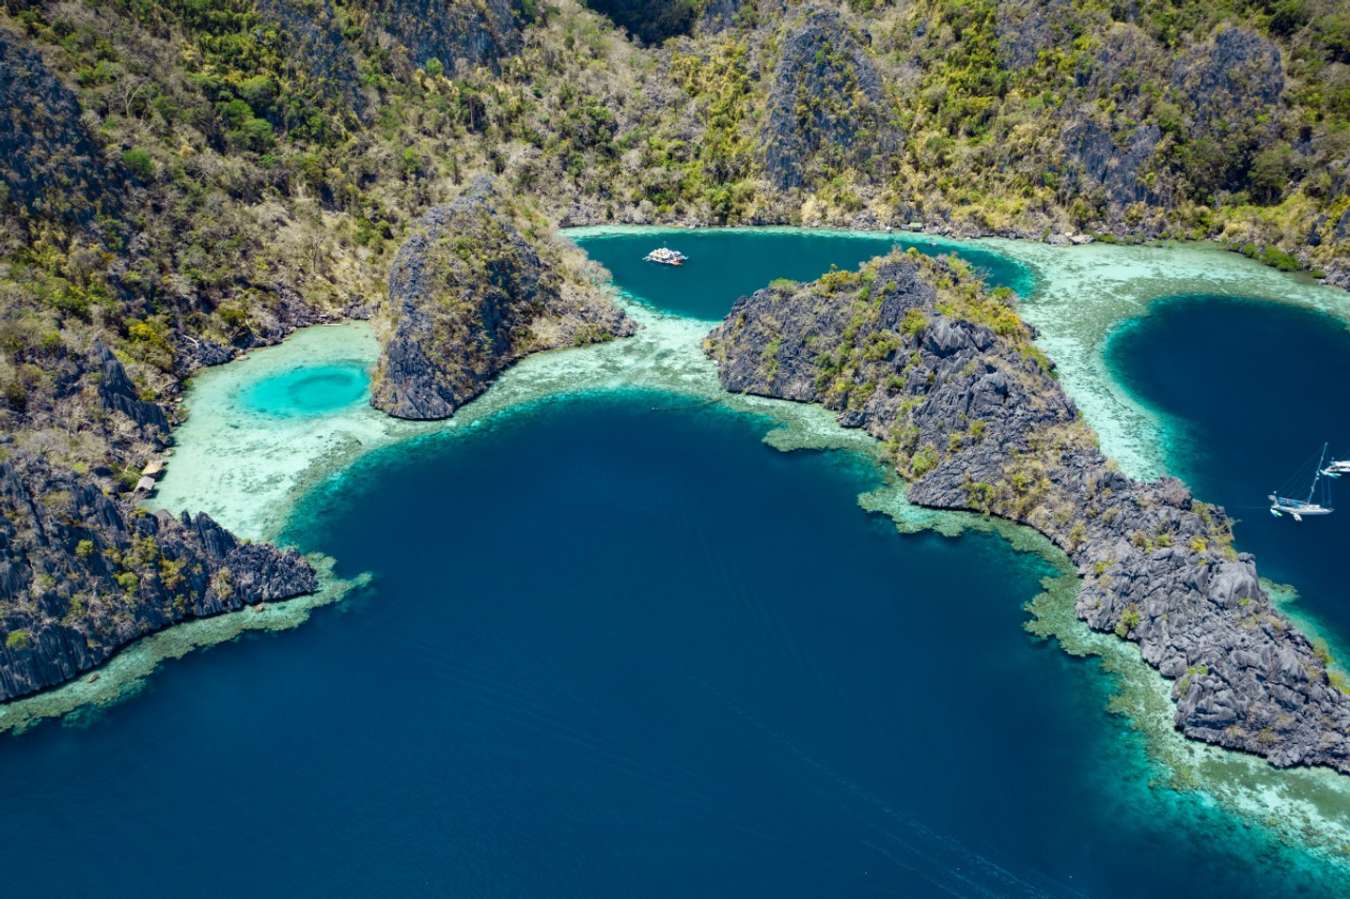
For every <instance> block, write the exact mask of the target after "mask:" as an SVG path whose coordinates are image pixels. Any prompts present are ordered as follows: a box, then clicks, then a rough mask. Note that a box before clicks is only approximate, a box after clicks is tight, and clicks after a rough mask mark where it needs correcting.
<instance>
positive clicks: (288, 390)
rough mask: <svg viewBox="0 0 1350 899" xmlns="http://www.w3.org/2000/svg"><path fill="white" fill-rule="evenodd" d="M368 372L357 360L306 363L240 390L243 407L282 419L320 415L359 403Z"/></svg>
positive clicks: (366, 391)
mask: <svg viewBox="0 0 1350 899" xmlns="http://www.w3.org/2000/svg"><path fill="white" fill-rule="evenodd" d="M369 391H370V372H369V371H368V370H367V369H366V367H365V365H363V364H362V363H359V362H333V363H324V364H320V365H309V366H302V367H298V368H294V369H291V370H290V371H285V372H281V373H280V374H276V375H272V376H270V377H267V378H264V379H262V380H261V381H258V382H257V383H256V384H253V385H252V386H250V387H249V388H248V389H247V390H245V391H244V392H243V395H242V397H241V402H242V404H243V405H244V407H245V408H247V409H248V410H250V411H252V412H257V413H260V414H263V415H269V416H277V417H283V418H293V417H303V416H309V415H322V414H324V413H328V412H333V411H336V410H338V409H343V408H346V407H347V406H351V405H354V404H356V403H359V402H361V401H362V400H364V399H365V398H366V396H367V395H368V394H369Z"/></svg>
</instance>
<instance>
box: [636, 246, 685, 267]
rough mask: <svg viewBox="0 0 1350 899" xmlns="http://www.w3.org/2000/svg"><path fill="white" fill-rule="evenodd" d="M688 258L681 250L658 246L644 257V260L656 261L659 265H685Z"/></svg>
mask: <svg viewBox="0 0 1350 899" xmlns="http://www.w3.org/2000/svg"><path fill="white" fill-rule="evenodd" d="M688 259H689V257H688V256H686V255H684V254H683V253H681V252H680V251H679V250H672V249H671V248H670V247H657V248H656V249H655V250H652V251H651V252H650V253H648V254H647V255H646V256H643V257H642V261H643V262H655V263H657V264H658V265H674V266H677V267H678V266H681V265H684V264H685V262H686V261H688Z"/></svg>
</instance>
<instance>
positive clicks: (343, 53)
mask: <svg viewBox="0 0 1350 899" xmlns="http://www.w3.org/2000/svg"><path fill="white" fill-rule="evenodd" d="M258 9H259V10H261V11H262V13H263V14H264V15H266V16H267V17H268V18H269V19H271V20H272V21H273V22H276V23H277V24H278V25H280V26H281V27H282V28H283V29H285V31H286V35H287V37H288V38H289V41H288V43H289V45H290V47H291V48H292V51H293V52H294V53H295V54H296V55H297V56H299V57H300V58H301V59H302V60H303V61H304V68H305V70H306V71H308V72H310V73H312V74H313V75H314V77H315V79H316V81H317V83H318V84H320V85H322V86H323V87H324V89H325V91H326V92H327V93H328V94H329V95H330V99H341V100H342V101H344V102H345V103H346V104H347V105H348V106H350V107H351V110H352V112H354V113H355V114H356V116H357V118H359V119H361V120H363V121H364V120H365V119H366V118H367V115H368V113H369V103H368V102H367V101H366V95H365V93H364V92H363V91H362V89H361V73H360V72H358V71H357V68H356V59H355V58H354V57H353V55H352V51H351V47H350V46H349V45H348V42H347V40H346V38H345V37H344V36H343V34H342V23H341V22H340V21H339V19H338V16H337V11H336V10H335V9H334V8H333V3H332V0H259V2H258Z"/></svg>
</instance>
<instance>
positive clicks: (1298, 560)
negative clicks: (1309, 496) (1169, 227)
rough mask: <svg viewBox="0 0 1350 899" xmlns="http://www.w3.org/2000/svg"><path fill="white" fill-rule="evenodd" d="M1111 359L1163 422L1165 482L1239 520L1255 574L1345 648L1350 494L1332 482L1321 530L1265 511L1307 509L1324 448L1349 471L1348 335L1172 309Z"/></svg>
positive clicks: (1210, 300) (1180, 300)
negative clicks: (1290, 500)
mask: <svg viewBox="0 0 1350 899" xmlns="http://www.w3.org/2000/svg"><path fill="white" fill-rule="evenodd" d="M1105 352H1106V360H1107V364H1108V366H1109V367H1110V370H1111V371H1112V373H1113V374H1114V376H1115V377H1116V378H1117V379H1118V381H1119V382H1120V383H1121V384H1122V386H1124V387H1125V388H1126V389H1127V390H1128V391H1129V392H1130V393H1131V394H1132V395H1133V396H1134V397H1136V398H1137V399H1138V400H1139V401H1141V402H1142V403H1144V404H1145V405H1146V406H1147V407H1149V408H1151V409H1153V410H1155V411H1156V412H1157V413H1158V414H1159V415H1160V416H1161V417H1162V422H1163V425H1164V429H1165V433H1166V437H1167V439H1166V442H1165V451H1166V454H1167V457H1168V458H1167V462H1168V467H1169V469H1170V470H1171V471H1173V472H1174V473H1175V474H1177V475H1178V476H1179V477H1181V478H1183V479H1184V480H1185V481H1186V482H1187V483H1188V484H1190V485H1191V487H1192V489H1193V491H1194V492H1195V493H1196V495H1198V496H1199V497H1201V498H1202V499H1206V500H1209V501H1211V502H1217V503H1219V504H1221V505H1223V506H1225V507H1226V508H1227V509H1228V510H1229V512H1230V513H1231V514H1232V515H1234V516H1235V517H1236V518H1238V519H1239V523H1238V526H1237V529H1236V531H1237V538H1238V547H1239V548H1240V549H1243V550H1246V551H1249V552H1253V553H1255V554H1256V558H1257V564H1258V568H1259V570H1260V572H1261V573H1262V574H1263V575H1264V576H1266V577H1268V578H1271V579H1273V580H1275V581H1279V582H1283V583H1287V584H1291V585H1293V586H1294V587H1295V588H1297V590H1298V591H1299V594H1300V599H1299V602H1298V604H1297V606H1296V608H1297V609H1298V610H1300V611H1306V612H1308V613H1311V614H1312V615H1313V617H1314V618H1315V619H1316V621H1317V622H1318V623H1319V624H1320V625H1322V626H1324V627H1325V629H1326V631H1327V635H1328V636H1329V637H1331V638H1332V639H1333V641H1334V642H1336V643H1338V644H1340V645H1341V646H1347V645H1350V589H1347V584H1346V567H1345V563H1346V555H1345V552H1346V548H1347V547H1350V480H1347V479H1345V478H1341V479H1340V480H1339V481H1333V482H1331V486H1332V491H1333V504H1334V505H1338V506H1340V508H1339V510H1338V511H1337V512H1336V513H1335V514H1333V515H1331V516H1328V517H1325V518H1309V519H1306V520H1305V521H1304V522H1303V523H1301V524H1299V523H1296V522H1294V521H1293V520H1292V519H1290V518H1280V519H1277V518H1273V517H1272V516H1271V515H1270V514H1269V512H1268V506H1269V503H1268V502H1266V496H1267V494H1269V493H1271V492H1274V491H1278V492H1280V493H1281V494H1284V495H1293V496H1303V495H1306V493H1307V491H1308V488H1309V487H1310V485H1311V482H1312V476H1313V467H1314V463H1315V462H1316V455H1317V453H1318V452H1319V451H1320V450H1321V448H1322V444H1323V442H1329V443H1330V444H1331V448H1332V451H1333V452H1335V453H1339V456H1340V457H1341V458H1346V457H1350V391H1347V389H1346V385H1348V384H1350V330H1347V329H1346V325H1345V323H1344V322H1342V321H1340V320H1338V319H1335V318H1332V317H1331V316H1329V315H1325V314H1322V313H1318V312H1313V311H1309V310H1306V309H1299V308H1295V307H1292V306H1284V305H1281V304H1278V303H1271V302H1262V301H1258V300H1244V299H1234V298H1231V297H1217V296H1205V295H1190V296H1180V297H1172V298H1167V299H1164V300H1160V301H1158V302H1157V303H1155V304H1154V305H1153V306H1152V307H1150V312H1149V314H1148V315H1146V316H1143V317H1141V318H1138V319H1134V320H1132V321H1130V322H1127V323H1126V324H1124V325H1123V326H1121V327H1120V328H1118V329H1117V330H1116V331H1115V332H1114V333H1113V334H1112V336H1111V339H1110V340H1109V341H1108V343H1107V346H1106V351H1105ZM1335 494H1339V496H1338V497H1337V496H1336V495H1335ZM1345 661H1350V659H1346V660H1345Z"/></svg>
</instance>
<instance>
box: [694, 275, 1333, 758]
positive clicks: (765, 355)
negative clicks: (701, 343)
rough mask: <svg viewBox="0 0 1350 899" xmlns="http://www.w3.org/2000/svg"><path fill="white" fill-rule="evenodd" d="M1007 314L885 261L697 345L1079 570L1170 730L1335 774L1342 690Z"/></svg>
mask: <svg viewBox="0 0 1350 899" xmlns="http://www.w3.org/2000/svg"><path fill="white" fill-rule="evenodd" d="M1011 303H1012V297H1011V296H1010V295H1008V294H1007V293H1006V292H1004V291H995V292H992V293H991V292H987V291H985V290H984V289H983V287H982V285H981V284H980V282H979V281H978V279H976V278H975V277H974V276H973V275H972V274H971V272H970V271H969V269H968V268H967V267H966V266H964V265H963V264H961V263H959V262H956V261H947V260H928V259H925V258H923V257H920V256H919V255H918V254H917V253H909V254H901V253H895V254H892V255H891V256H888V257H884V258H882V259H880V260H874V261H873V262H871V263H869V264H868V265H866V266H864V267H863V269H862V270H861V271H860V272H835V273H831V274H829V275H826V276H825V277H823V278H822V279H820V280H819V281H817V282H815V283H813V284H810V285H805V286H803V285H791V286H789V285H776V286H773V287H770V288H766V289H764V290H760V291H758V292H756V293H755V294H753V295H751V296H749V297H743V298H742V299H740V300H739V301H738V302H737V304H736V305H735V307H734V308H733V309H732V311H731V313H730V314H729V315H728V316H727V318H726V320H725V321H724V323H723V324H721V325H720V326H719V327H718V328H717V329H715V330H714V331H713V332H712V333H711V334H710V335H709V337H708V339H707V342H706V349H707V351H708V353H709V354H710V356H711V357H712V358H713V360H714V361H715V362H716V364H717V366H718V371H719V376H720V378H721V381H722V384H723V386H724V387H726V388H727V389H728V390H731V391H733V392H739V393H750V394H755V395H761V396H770V397H776V398H781V399H790V400H796V401H800V402H814V403H822V404H824V405H825V406H826V407H828V408H830V409H832V410H835V411H836V412H838V413H839V421H840V423H841V424H843V425H845V426H849V427H859V428H864V429H866V430H867V431H868V432H869V433H871V434H872V435H874V436H875V437H877V438H878V439H880V440H882V441H885V443H886V446H887V450H888V452H889V454H890V456H891V458H893V460H894V462H895V465H896V467H897V469H898V471H899V472H900V473H901V474H902V475H903V476H905V477H906V478H907V479H908V481H909V489H908V495H909V498H910V500H911V501H912V502H915V503H917V504H919V505H923V506H928V507H932V508H937V509H951V510H966V511H974V512H980V513H984V514H988V515H994V516H997V517H1001V518H1006V519H1008V520H1011V521H1015V522H1018V523H1020V524H1025V525H1028V526H1030V527H1033V528H1035V529H1036V530H1037V531H1039V532H1041V533H1042V534H1044V535H1045V536H1047V537H1048V538H1049V539H1050V540H1052V541H1053V542H1054V543H1055V544H1056V545H1057V546H1058V547H1060V548H1061V549H1063V550H1064V551H1065V553H1066V554H1067V555H1068V557H1069V559H1070V560H1071V561H1072V562H1073V564H1074V565H1075V567H1076V568H1077V570H1078V573H1079V575H1080V576H1081V577H1082V578H1083V584H1082V589H1081V591H1080V593H1079V596H1078V600H1077V604H1076V611H1077V614H1078V616H1079V617H1080V618H1081V619H1082V620H1084V621H1085V622H1086V623H1087V624H1088V625H1089V626H1091V627H1092V628H1094V629H1096V630H1099V631H1113V632H1115V633H1116V634H1117V635H1118V636H1120V637H1121V638H1123V639H1127V640H1130V641H1132V642H1135V643H1137V644H1139V647H1140V652H1141V654H1142V656H1143V658H1144V660H1145V661H1146V662H1148V663H1149V664H1150V665H1152V666H1153V667H1154V668H1156V669H1157V670H1158V671H1159V672H1160V673H1161V674H1162V675H1163V676H1164V677H1166V678H1168V679H1169V680H1171V681H1173V689H1172V694H1173V698H1174V700H1175V701H1176V715H1175V725H1176V727H1177V728H1178V729H1179V730H1181V731H1182V732H1183V733H1184V734H1185V735H1186V736H1188V737H1191V738H1193V739H1197V740H1202V741H1204V742H1207V743H1213V744H1217V745H1220V746H1224V747H1227V748H1229V749H1236V750H1241V751H1245V752H1250V753H1254V754H1256V755H1259V756H1262V757H1264V758H1266V759H1267V760H1268V761H1269V762H1270V763H1271V764H1273V765H1276V766H1279V767H1288V766H1294V765H1321V766H1327V767H1330V768H1334V769H1336V770H1338V771H1341V772H1343V773H1350V697H1347V696H1346V694H1345V693H1343V692H1342V689H1341V686H1342V685H1341V684H1340V683H1339V682H1338V681H1336V680H1333V675H1332V674H1331V673H1329V671H1328V659H1327V658H1326V656H1325V654H1324V653H1322V652H1319V650H1318V649H1317V648H1315V647H1314V646H1313V644H1312V643H1311V642H1310V641H1309V640H1308V639H1307V638H1306V637H1305V636H1304V635H1302V634H1301V633H1299V632H1298V631H1297V629H1296V628H1295V627H1294V626H1293V625H1292V624H1291V623H1290V622H1289V620H1288V619H1287V618H1286V617H1285V616H1283V615H1282V614H1280V613H1279V612H1278V611H1277V610H1276V609H1275V608H1274V607H1273V605H1272V604H1271V601H1270V598H1269V596H1268V595H1267V594H1266V593H1265V591H1264V590H1262V588H1261V585H1260V582H1259V580H1258V577H1257V573H1256V566H1255V561H1254V559H1253V558H1252V557H1251V556H1250V555H1247V554H1245V553H1239V552H1237V551H1236V550H1235V549H1234V548H1233V546H1232V530H1231V524H1230V521H1229V519H1228V517H1227V515H1226V514H1225V513H1224V511H1223V510H1222V509H1220V508H1218V507H1215V506H1210V505H1206V504H1204V503H1201V502H1199V501H1197V500H1195V499H1193V498H1192V497H1191V495H1190V493H1189V491H1188V490H1187V489H1186V488H1185V486H1184V485H1182V484H1181V483H1180V482H1179V481H1177V480H1175V479H1172V478H1164V479H1161V480H1159V481H1155V482H1152V483H1140V482H1137V481H1133V480H1131V479H1130V478H1128V477H1126V476H1125V475H1124V474H1122V473H1121V472H1120V471H1119V470H1118V469H1117V468H1116V467H1115V466H1114V465H1113V464H1112V463H1111V462H1110V461H1109V460H1108V459H1106V458H1105V456H1104V455H1103V454H1102V453H1101V451H1100V450H1099V449H1098V447H1097V444H1096V438H1095V435H1094V434H1093V433H1092V432H1091V430H1090V429H1089V428H1088V427H1087V425H1086V424H1085V423H1084V422H1083V420H1082V418H1081V416H1080V414H1079V413H1078V410H1077V409H1076V407H1075V406H1074V404H1073V403H1072V401H1071V400H1070V399H1069V398H1068V397H1067V395H1065V393H1064V391H1063V389H1062V388H1061V387H1060V386H1059V384H1058V383H1057V381H1056V380H1055V377H1054V372H1053V367H1052V365H1051V363H1050V362H1049V360H1047V359H1046V358H1045V357H1044V356H1043V355H1042V354H1041V353H1040V351H1039V350H1038V349H1037V348H1036V346H1035V344H1034V343H1033V342H1032V337H1033V334H1032V332H1031V330H1030V328H1029V327H1028V326H1026V325H1025V324H1024V323H1023V322H1022V321H1021V320H1020V318H1019V317H1018V316H1017V314H1016V312H1015V310H1014V309H1013V307H1012V305H1011Z"/></svg>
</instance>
